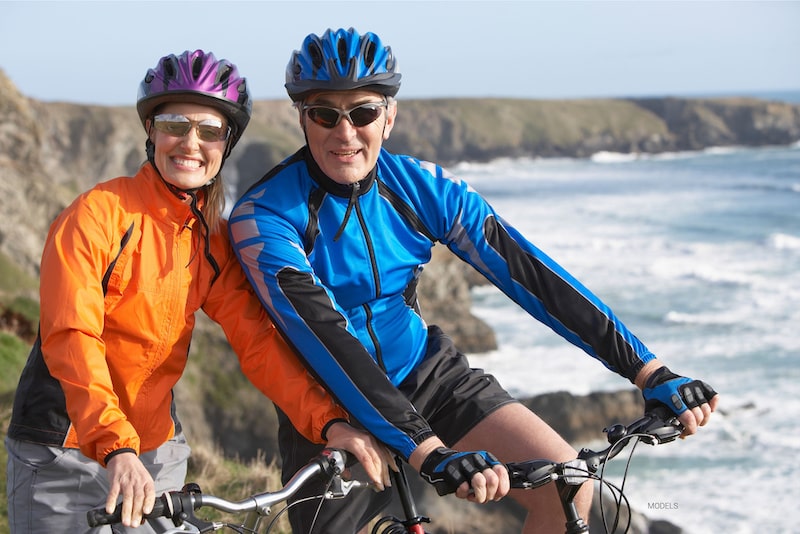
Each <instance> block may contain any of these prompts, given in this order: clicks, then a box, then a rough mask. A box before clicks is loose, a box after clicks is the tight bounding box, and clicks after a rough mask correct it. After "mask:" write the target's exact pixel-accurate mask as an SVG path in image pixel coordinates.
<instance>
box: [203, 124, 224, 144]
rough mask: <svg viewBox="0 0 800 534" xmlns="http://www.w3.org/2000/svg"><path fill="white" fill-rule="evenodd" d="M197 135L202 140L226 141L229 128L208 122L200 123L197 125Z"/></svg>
mask: <svg viewBox="0 0 800 534" xmlns="http://www.w3.org/2000/svg"><path fill="white" fill-rule="evenodd" d="M197 137H199V138H200V140H201V141H209V142H210V141H224V140H225V139H227V138H228V129H227V128H220V127H219V126H211V125H208V124H200V125H198V127H197Z"/></svg>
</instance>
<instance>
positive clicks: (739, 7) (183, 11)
mask: <svg viewBox="0 0 800 534" xmlns="http://www.w3.org/2000/svg"><path fill="white" fill-rule="evenodd" d="M329 27H331V28H339V27H344V28H349V27H354V28H356V29H357V30H358V31H359V32H361V33H363V32H366V31H372V32H375V33H377V34H378V35H379V36H380V37H381V39H382V40H383V42H384V43H385V44H388V45H389V46H391V47H392V50H393V52H394V54H395V56H396V58H397V60H398V62H399V66H400V70H401V72H402V73H403V83H402V88H401V90H400V93H399V95H398V97H400V98H441V97H512V98H546V99H560V98H592V97H626V96H665V95H672V96H708V95H719V94H726V95H727V94H754V93H760V92H772V91H792V90H794V91H798V90H800V30H799V29H798V28H800V1H783V2H769V1H756V2H744V1H735V2H734V1H727V2H723V1H706V2H701V1H683V2H678V1H655V0H652V1H651V0H638V1H613V2H612V1H605V0H594V1H583V2H579V1H558V2H556V1H549V2H548V1H533V0H529V1H508V2H506V1H498V0H484V1H469V0H461V1H459V2H452V1H435V0H422V1H414V0H406V1H388V0H387V1H382V0H370V1H367V2H362V1H324V2H311V1H302V0H295V1H224V2H223V1H211V0H209V1H202V0H193V1H155V0H154V1H144V0H135V1H134V0H127V1H123V0H119V1H115V0H107V1H91V2H77V1H57V2H52V1H51V2H43V1H31V0H27V1H8V0H0V69H2V70H3V71H4V72H5V74H6V76H7V77H8V78H10V79H11V81H12V82H13V83H14V85H15V86H16V87H17V88H18V89H19V90H20V92H21V93H22V94H23V95H25V96H28V97H31V98H34V99H37V100H43V101H66V102H76V103H82V104H100V105H132V104H134V103H135V99H136V92H137V89H138V85H139V82H140V81H141V80H142V78H143V77H144V74H145V73H146V72H147V69H148V68H151V67H153V66H155V65H156V63H157V62H158V59H159V58H160V57H162V56H164V55H167V54H171V53H176V54H179V53H180V52H182V51H184V50H187V49H197V48H200V49H203V50H206V51H211V52H213V53H214V54H215V55H216V56H217V57H218V58H226V59H228V60H230V61H232V62H233V63H235V64H236V65H237V66H238V68H239V71H240V72H241V74H243V75H244V76H245V77H246V78H247V79H248V82H249V86H250V89H251V92H252V94H253V97H254V98H255V99H282V98H287V97H286V93H285V91H284V89H283V83H284V72H285V68H286V63H287V62H288V60H289V57H290V55H291V53H292V51H293V50H295V49H297V48H299V47H300V45H301V43H302V42H303V39H304V38H305V36H306V35H307V34H309V33H317V34H321V33H323V32H324V31H325V29H326V28H329Z"/></svg>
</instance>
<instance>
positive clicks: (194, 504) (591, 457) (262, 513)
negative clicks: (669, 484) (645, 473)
mask: <svg viewBox="0 0 800 534" xmlns="http://www.w3.org/2000/svg"><path fill="white" fill-rule="evenodd" d="M682 431H683V427H682V426H681V424H680V423H679V422H678V420H677V418H675V417H674V416H672V415H671V414H669V413H668V412H667V411H666V410H663V411H662V410H654V411H651V412H648V413H646V414H645V415H644V416H643V417H641V418H639V419H637V420H636V421H634V422H633V423H631V424H629V425H627V426H625V425H621V424H615V425H612V426H610V427H607V428H605V429H604V432H605V433H606V437H607V440H608V442H609V445H608V446H607V447H606V448H604V449H602V450H600V451H595V450H592V449H588V448H583V449H581V451H580V452H579V453H578V456H577V458H575V459H573V460H569V461H567V462H553V461H550V460H544V459H536V460H528V461H523V462H512V463H507V464H506V467H507V468H508V472H509V476H510V478H511V487H512V488H518V489H535V488H539V487H541V486H544V485H546V484H550V483H555V484H556V488H557V490H558V494H559V496H560V498H561V503H562V507H563V510H564V514H565V517H566V521H565V528H566V531H565V533H566V534H586V533H588V532H589V527H588V525H587V524H586V522H585V520H584V519H583V518H582V517H580V515H579V514H578V512H577V509H576V507H575V504H574V498H575V495H576V494H577V492H578V489H579V488H580V486H581V485H582V484H583V483H584V482H586V481H587V480H596V481H599V483H600V492H601V496H602V492H603V488H604V487H607V488H609V489H610V490H611V491H612V493H613V494H615V495H616V497H615V504H616V506H617V513H616V516H615V518H614V520H613V522H612V525H611V530H609V525H608V523H607V521H606V517H605V512H604V511H603V514H602V519H603V527H604V529H605V531H606V532H607V533H610V532H616V530H617V528H618V527H619V518H620V510H621V508H622V504H623V502H624V503H625V505H626V506H627V504H628V502H627V498H626V497H625V496H624V493H623V489H624V479H625V477H626V476H627V471H628V468H629V466H630V460H631V458H632V456H633V452H634V450H635V445H636V444H638V443H639V442H644V443H647V444H650V445H656V444H662V443H668V442H671V441H673V440H675V439H676V438H677V437H678V436H680V435H681V433H682ZM631 443H633V445H634V447H633V449H632V450H631V453H630V456H629V458H628V463H627V465H626V468H625V472H624V475H623V483H622V485H621V486H620V487H617V486H615V485H614V484H612V483H610V482H609V481H607V480H605V477H604V467H605V464H606V463H607V462H608V461H609V460H611V459H612V458H614V457H616V456H617V455H618V454H619V453H620V452H622V450H623V449H625V448H626V447H627V446H628V445H629V444H631ZM347 460H348V457H347V453H346V452H345V451H342V450H338V449H325V450H323V451H322V453H321V454H320V455H319V456H317V457H316V458H314V459H313V460H312V461H310V462H309V463H308V464H307V465H306V466H305V467H303V468H302V469H300V470H299V471H298V472H297V473H295V475H294V476H293V477H292V479H291V480H289V482H287V484H286V485H285V486H284V487H283V488H281V489H279V490H277V491H274V492H264V493H259V494H255V495H251V496H249V497H247V498H246V499H244V500H241V501H229V500H226V499H223V498H220V497H216V496H214V495H208V494H204V493H202V491H201V490H200V487H199V486H198V485H197V484H195V483H189V484H186V485H185V486H184V487H183V489H182V490H181V491H171V492H169V493H165V494H164V495H162V496H161V497H159V498H158V499H156V504H155V507H154V508H153V511H152V512H151V513H150V514H148V515H147V517H148V518H156V517H167V518H171V519H172V522H173V524H174V525H175V528H174V529H173V528H170V529H168V530H165V531H164V534H179V533H184V532H191V533H205V532H214V531H217V530H221V529H223V528H229V529H231V530H232V531H234V532H238V533H240V534H245V533H256V532H258V529H259V527H260V525H261V522H262V521H263V520H264V519H265V518H267V517H268V516H269V515H270V514H271V511H272V507H273V506H275V505H276V504H279V503H284V502H287V501H288V500H289V499H290V498H291V497H292V496H293V495H294V494H295V493H297V491H298V490H300V489H301V488H302V487H303V485H304V484H305V483H306V482H308V481H309V480H311V479H313V478H314V477H317V476H322V477H323V479H324V480H326V481H327V483H328V489H327V491H326V492H325V493H324V494H323V495H319V496H317V497H312V498H321V499H341V498H345V497H346V496H347V495H348V494H349V493H350V492H351V491H353V490H355V489H363V488H371V487H372V485H371V484H370V483H368V482H364V481H359V480H345V479H343V478H342V475H343V474H344V473H345V469H346V466H347ZM398 466H399V471H398V472H392V477H393V481H392V482H393V487H394V488H395V491H396V492H397V495H398V497H399V500H400V503H401V506H402V509H403V515H404V518H397V517H395V516H390V515H389V516H384V517H382V518H380V519H379V520H378V521H377V522H376V523H375V524H374V526H373V527H372V530H371V534H425V530H424V528H423V525H424V524H426V523H430V519H429V518H427V517H425V516H422V515H420V514H419V513H418V512H417V508H416V503H415V502H414V498H413V495H412V493H411V489H410V487H409V484H408V479H407V477H406V474H405V471H404V470H403V468H402V464H400V463H399V462H398ZM598 471H599V474H598ZM203 507H209V508H213V509H216V510H219V511H221V512H226V513H232V514H241V513H246V514H247V515H246V518H245V520H244V522H242V523H241V524H232V523H227V522H222V521H216V522H215V521H206V520H203V519H200V518H198V517H197V516H196V515H195V514H194V511H195V510H199V509H200V508H203ZM287 509H288V508H283V509H282V510H281V511H280V513H279V514H278V515H276V516H275V517H274V518H272V520H271V521H270V523H269V524H268V525H267V526H266V529H265V531H264V532H265V534H267V533H269V532H270V531H271V529H272V528H273V526H274V525H275V523H276V521H277V519H278V517H280V514H282V513H284V512H285V511H286V510H287ZM601 510H602V508H601ZM120 513H121V510H120V507H117V509H116V510H115V511H114V513H112V514H108V513H106V512H105V510H104V509H95V510H90V511H89V512H88V513H87V522H88V524H89V526H91V527H96V526H100V525H105V524H113V523H118V522H119V521H120ZM630 522H631V519H630V515H629V516H628V520H627V524H626V525H625V529H624V531H623V532H627V531H628V530H629V529H630Z"/></svg>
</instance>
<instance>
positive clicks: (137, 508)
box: [106, 452, 156, 527]
mask: <svg viewBox="0 0 800 534" xmlns="http://www.w3.org/2000/svg"><path fill="white" fill-rule="evenodd" d="M106 470H107V473H108V482H109V485H110V488H109V491H108V498H107V499H106V512H107V513H109V514H110V513H113V512H114V508H116V505H117V498H118V497H119V496H120V495H122V524H123V525H125V526H126V527H138V526H139V525H141V524H142V520H143V516H144V514H149V513H150V512H152V511H153V505H154V504H155V501H156V491H155V483H154V482H153V478H152V477H151V476H150V473H149V472H148V471H147V469H146V468H145V466H144V464H142V462H141V460H139V457H138V456H136V454H134V453H132V452H121V453H119V454H116V455H114V456H113V457H112V458H111V459H110V460H109V461H108V465H106Z"/></svg>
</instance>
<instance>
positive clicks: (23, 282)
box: [0, 252, 39, 293]
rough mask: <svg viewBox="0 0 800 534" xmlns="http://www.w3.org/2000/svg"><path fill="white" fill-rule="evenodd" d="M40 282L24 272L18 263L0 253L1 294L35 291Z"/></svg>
mask: <svg viewBox="0 0 800 534" xmlns="http://www.w3.org/2000/svg"><path fill="white" fill-rule="evenodd" d="M38 287H39V280H38V279H37V278H35V277H33V276H31V275H30V274H28V273H26V272H25V271H23V270H22V269H21V268H20V266H19V263H18V262H15V261H13V260H12V259H11V258H9V257H8V256H6V255H5V254H3V253H1V252H0V293H6V292H14V293H19V292H21V291H26V290H35V289H37V288H38Z"/></svg>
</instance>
